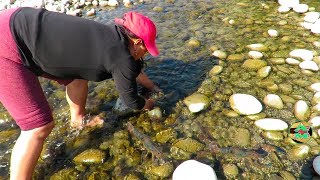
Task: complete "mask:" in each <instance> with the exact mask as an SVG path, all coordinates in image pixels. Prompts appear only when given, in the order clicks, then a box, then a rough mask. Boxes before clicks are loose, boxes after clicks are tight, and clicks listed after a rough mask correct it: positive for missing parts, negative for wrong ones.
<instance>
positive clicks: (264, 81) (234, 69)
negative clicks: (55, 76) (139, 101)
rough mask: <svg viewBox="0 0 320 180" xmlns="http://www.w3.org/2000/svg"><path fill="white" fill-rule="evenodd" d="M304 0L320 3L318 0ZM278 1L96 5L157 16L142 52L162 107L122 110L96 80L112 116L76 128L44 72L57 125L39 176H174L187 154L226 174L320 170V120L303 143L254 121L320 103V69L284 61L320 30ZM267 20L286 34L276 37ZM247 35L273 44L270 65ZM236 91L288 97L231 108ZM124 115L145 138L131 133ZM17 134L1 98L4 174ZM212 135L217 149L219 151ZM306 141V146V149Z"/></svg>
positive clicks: (0, 165)
mask: <svg viewBox="0 0 320 180" xmlns="http://www.w3.org/2000/svg"><path fill="white" fill-rule="evenodd" d="M301 3H305V4H308V5H309V7H310V8H311V10H312V11H317V12H319V11H320V2H319V1H317V0H305V1H302V0H301ZM278 7H279V4H278V3H277V1H273V0H237V1H235V0H228V1H226V0H214V1H211V0H197V1H188V0H187V1H186V0H160V1H146V2H145V3H144V4H138V5H134V6H132V7H131V8H125V7H122V6H120V7H117V8H114V9H113V8H107V9H106V8H105V9H98V8H97V10H99V11H98V12H97V14H96V16H94V17H86V16H84V18H88V19H93V20H95V21H98V22H101V23H108V22H110V21H112V19H113V18H114V17H121V16H122V14H123V13H124V12H127V11H129V10H135V11H139V12H142V13H144V14H145V15H147V16H149V17H150V18H151V19H153V20H154V21H155V23H156V25H157V29H158V38H157V44H158V47H159V49H160V52H161V55H160V56H159V57H156V58H154V57H151V56H147V57H146V58H145V59H146V64H147V66H146V68H145V72H146V73H147V74H148V75H149V76H150V78H151V79H152V80H153V81H155V82H156V83H158V84H159V85H160V87H161V88H162V89H163V91H164V94H165V95H164V97H163V98H161V99H159V100H158V102H157V103H156V106H157V107H159V108H160V111H161V112H162V116H161V117H158V118H155V117H153V116H151V115H148V112H140V113H132V114H128V115H119V114H116V113H115V112H113V111H112V107H113V106H114V104H115V102H116V99H117V98H118V94H117V92H116V90H115V87H114V83H113V81H112V80H107V81H104V82H100V83H93V82H90V84H89V96H88V101H87V109H88V114H90V115H91V116H93V115H97V114H99V115H101V116H103V117H104V118H105V124H104V125H103V126H100V127H95V128H86V129H84V130H82V131H81V132H74V131H72V130H71V129H70V128H69V126H68V119H69V114H68V107H67V102H66V100H65V94H64V87H61V86H59V85H58V84H57V83H56V82H53V81H48V80H45V79H41V83H42V86H43V89H44V92H45V94H46V96H47V98H48V101H49V103H50V105H51V106H52V108H53V113H54V118H55V122H56V127H55V129H54V130H53V132H52V133H51V134H50V136H49V137H48V140H47V142H46V144H45V146H44V149H43V152H42V154H41V158H40V160H39V163H38V165H37V168H36V172H35V173H34V178H35V179H170V177H171V175H172V173H173V171H174V169H175V168H176V167H177V166H178V165H179V164H180V163H181V162H183V161H185V160H187V159H196V160H198V161H200V162H203V163H206V164H208V165H210V166H211V167H212V168H213V169H214V170H215V172H216V174H217V176H218V178H219V179H279V178H280V179H281V178H282V179H295V178H296V179H312V178H316V177H317V174H316V173H315V171H314V170H313V167H312V161H313V159H314V158H315V157H316V156H317V155H318V154H319V153H320V145H319V143H320V140H319V135H318V134H317V130H318V129H317V128H314V129H313V134H312V138H311V139H310V140H309V141H308V142H306V143H304V144H297V143H295V142H293V141H292V140H291V139H290V138H289V131H288V130H284V131H277V132H274V131H271V132H266V131H264V130H261V129H259V128H257V127H256V126H255V125H254V121H255V120H257V119H259V118H265V117H268V118H277V119H281V120H283V121H285V122H286V123H287V124H288V125H291V124H293V123H294V122H296V121H297V117H296V116H295V112H294V107H295V103H296V102H297V101H298V100H303V101H305V102H306V103H307V105H308V106H309V107H310V109H311V110H310V114H309V116H308V117H307V120H305V121H308V120H309V119H310V118H311V117H315V116H318V115H319V114H320V110H319V108H311V107H313V106H314V105H315V103H314V102H313V101H312V99H314V94H315V92H314V91H313V90H312V89H310V88H309V86H310V85H311V84H313V83H317V82H320V77H319V72H318V71H308V70H307V71H305V70H301V68H299V66H296V65H290V64H288V63H286V62H285V61H284V60H285V59H286V58H288V57H289V53H290V52H291V51H292V50H294V49H308V50H311V51H313V53H314V56H318V54H319V50H320V48H319V46H317V45H316V44H317V42H318V41H320V40H319V37H320V36H318V35H316V34H313V33H311V32H310V30H307V29H305V28H303V27H301V25H300V22H302V21H303V17H304V14H300V13H296V12H294V11H292V10H291V11H289V12H287V13H279V12H278ZM269 29H275V30H277V31H278V33H279V35H278V36H277V37H270V36H269V35H268V30H269ZM106 43H107V42H106ZM250 44H263V45H265V46H266V47H267V49H265V50H263V51H262V53H263V57H262V58H261V60H262V61H264V62H265V63H266V64H267V65H268V66H270V67H271V69H272V70H271V72H270V74H269V75H268V76H267V77H264V78H261V77H259V75H258V73H257V71H258V69H257V66H255V65H252V66H250V68H246V67H247V66H244V62H245V61H246V60H247V59H250V57H249V56H248V52H249V51H250V49H249V48H248V47H247V46H248V45H250ZM215 50H221V51H222V52H223V53H225V55H226V57H230V56H233V57H236V58H226V57H220V58H218V57H216V56H213V55H212V53H213V52H214V51H215ZM215 65H220V66H221V68H222V71H221V72H220V73H217V74H214V75H212V74H210V73H209V72H211V71H210V70H211V69H212V68H213V67H214V66H215ZM259 69H260V68H259ZM196 92H198V93H202V94H204V95H206V96H207V97H208V98H209V100H210V103H209V106H208V107H207V108H205V109H204V110H203V111H201V112H199V113H195V114H192V113H190V111H189V109H188V107H187V106H186V105H185V104H184V103H183V100H184V99H185V98H186V97H188V96H190V95H192V94H194V93H196ZM235 93H242V94H250V95H252V96H254V97H256V98H257V99H258V100H260V101H261V102H262V101H263V99H264V97H265V96H266V95H268V94H277V95H279V96H280V97H281V98H282V101H283V104H284V105H283V108H279V109H277V108H272V107H269V106H267V105H264V106H263V110H262V111H261V112H260V113H259V114H257V115H256V117H252V116H250V117H248V116H245V115H240V114H237V113H236V112H234V111H232V109H231V107H230V103H229V98H230V96H231V95H232V94H235ZM127 122H130V123H131V124H132V125H133V127H134V128H136V129H137V130H138V131H139V132H140V133H143V135H144V138H139V136H138V135H137V134H133V135H132V134H130V133H129V131H128V128H127ZM18 134H19V129H18V128H17V126H16V125H15V124H14V122H13V121H12V120H11V117H10V116H9V115H8V114H7V112H6V111H5V109H4V108H2V107H1V109H0V179H8V176H9V174H8V173H9V159H10V153H11V149H12V147H13V145H14V142H15V139H16V138H17V136H18ZM270 134H271V135H270ZM212 144H217V145H218V146H219V147H220V150H219V151H215V150H214V149H213V148H212V146H211V145H212ZM305 147H307V148H308V151H307V152H304V151H303V150H301V149H303V148H305Z"/></svg>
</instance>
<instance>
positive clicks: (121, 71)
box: [112, 64, 145, 110]
mask: <svg viewBox="0 0 320 180" xmlns="http://www.w3.org/2000/svg"><path fill="white" fill-rule="evenodd" d="M140 71H141V68H139V67H137V66H132V65H131V66H130V65H129V66H127V67H126V66H123V64H122V65H121V66H120V67H119V68H116V69H115V70H114V71H113V74H112V76H113V79H114V81H115V84H116V88H117V90H118V92H119V95H120V97H121V99H122V100H123V101H124V103H125V104H126V105H127V106H128V107H129V108H131V109H135V110H140V109H142V108H143V107H144V105H145V100H144V99H143V98H142V97H140V96H139V95H138V88H137V82H136V77H137V76H138V75H139V73H140Z"/></svg>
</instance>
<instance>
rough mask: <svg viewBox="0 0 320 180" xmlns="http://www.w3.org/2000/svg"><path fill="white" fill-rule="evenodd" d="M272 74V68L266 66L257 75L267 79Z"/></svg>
mask: <svg viewBox="0 0 320 180" xmlns="http://www.w3.org/2000/svg"><path fill="white" fill-rule="evenodd" d="M270 72H271V66H265V67H263V68H261V69H259V70H258V72H257V74H258V76H259V77H261V78H265V77H267V76H269V74H270Z"/></svg>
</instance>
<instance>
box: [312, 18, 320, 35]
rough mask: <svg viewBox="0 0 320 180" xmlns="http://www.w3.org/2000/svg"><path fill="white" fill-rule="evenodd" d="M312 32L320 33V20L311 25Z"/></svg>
mask: <svg viewBox="0 0 320 180" xmlns="http://www.w3.org/2000/svg"><path fill="white" fill-rule="evenodd" d="M311 32H313V33H315V34H319V33H320V20H317V21H316V22H315V23H314V24H313V25H312V26H311Z"/></svg>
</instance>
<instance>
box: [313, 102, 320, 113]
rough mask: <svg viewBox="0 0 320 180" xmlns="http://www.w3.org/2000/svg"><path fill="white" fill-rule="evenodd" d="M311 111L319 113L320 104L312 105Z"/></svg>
mask: <svg viewBox="0 0 320 180" xmlns="http://www.w3.org/2000/svg"><path fill="white" fill-rule="evenodd" d="M312 110H313V111H318V112H320V104H316V105H314V106H313V107H312Z"/></svg>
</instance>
